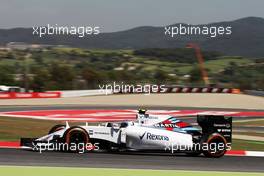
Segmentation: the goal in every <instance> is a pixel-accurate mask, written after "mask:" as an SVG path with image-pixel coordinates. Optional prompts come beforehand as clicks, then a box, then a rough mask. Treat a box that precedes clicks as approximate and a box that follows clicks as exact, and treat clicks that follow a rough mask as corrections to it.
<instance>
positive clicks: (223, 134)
mask: <svg viewBox="0 0 264 176" xmlns="http://www.w3.org/2000/svg"><path fill="white" fill-rule="evenodd" d="M197 123H198V124H199V126H200V128H201V130H200V129H198V128H195V127H193V126H191V125H190V124H188V123H186V122H183V121H181V120H179V119H178V118H176V117H173V116H170V115H151V114H147V113H146V111H145V110H142V109H141V110H139V112H138V114H137V119H136V120H135V121H124V122H119V123H116V122H115V123H111V122H107V123H103V124H99V125H88V123H86V124H85V125H80V126H72V127H70V126H69V124H68V123H66V125H56V126H54V127H53V128H51V130H50V131H49V134H48V135H45V136H43V137H40V138H35V139H29V138H22V139H21V145H22V146H23V147H30V148H31V149H34V150H38V151H43V150H48V149H52V150H66V151H74V152H82V151H89V150H107V151H124V150H133V151H146V150H149V151H152V150H153V151H165V152H173V153H174V152H182V153H186V154H188V155H193V156H197V155H200V154H202V153H203V154H204V155H205V156H206V157H221V156H223V155H224V154H225V153H226V151H227V150H229V149H230V148H231V138H232V117H224V116H216V115H198V116H197Z"/></svg>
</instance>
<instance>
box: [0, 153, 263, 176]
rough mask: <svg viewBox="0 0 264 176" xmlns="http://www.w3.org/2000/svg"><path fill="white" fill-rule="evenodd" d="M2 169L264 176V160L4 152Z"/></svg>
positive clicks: (152, 154) (159, 155)
mask: <svg viewBox="0 0 264 176" xmlns="http://www.w3.org/2000/svg"><path fill="white" fill-rule="evenodd" d="M0 156H1V157H0V165H19V166H54V167H55V166H56V167H62V166H63V167H91V168H122V169H124V168H127V169H166V170H196V171H197V170H203V171H239V172H264V168H263V163H264V158H257V157H238V156H224V157H222V158H205V157H203V156H200V157H189V156H186V155H180V154H177V155H175V154H169V153H168V154H165V153H164V154H161V153H160V154H157V153H136V152H125V153H103V152H101V153H83V154H76V153H62V152H43V153H41V154H40V153H38V152H33V151H27V150H19V149H0Z"/></svg>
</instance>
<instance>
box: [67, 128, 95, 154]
mask: <svg viewBox="0 0 264 176" xmlns="http://www.w3.org/2000/svg"><path fill="white" fill-rule="evenodd" d="M63 139H64V142H65V144H67V146H68V151H70V152H78V153H82V152H84V151H85V150H87V148H86V147H87V146H88V145H91V144H90V137H89V134H88V133H87V132H86V130H85V129H83V128H81V127H71V128H69V129H67V130H66V131H65V133H64V136H63Z"/></svg>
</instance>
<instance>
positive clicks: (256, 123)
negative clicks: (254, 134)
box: [234, 119, 264, 126]
mask: <svg viewBox="0 0 264 176" xmlns="http://www.w3.org/2000/svg"><path fill="white" fill-rule="evenodd" d="M234 124H235V125H237V126H245V125H246V126H247V125H250V126H264V119H255V120H250V121H244V122H243V121H238V122H236V121H234Z"/></svg>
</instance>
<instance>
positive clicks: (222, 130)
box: [197, 115, 232, 143]
mask: <svg viewBox="0 0 264 176" xmlns="http://www.w3.org/2000/svg"><path fill="white" fill-rule="evenodd" d="M197 123H198V124H199V125H200V127H201V128H202V133H203V134H208V135H210V134H213V133H219V134H221V135H222V136H223V137H224V138H225V139H226V141H227V142H229V143H231V142H232V117H225V116H220V115H197Z"/></svg>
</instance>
